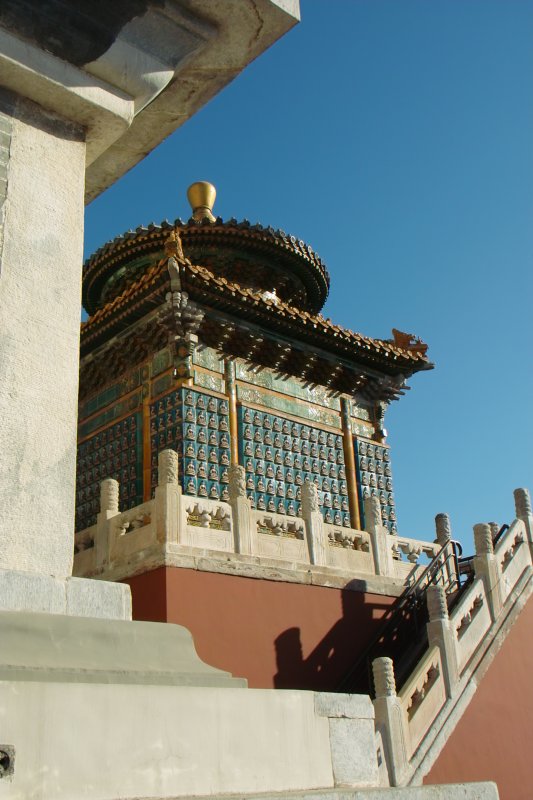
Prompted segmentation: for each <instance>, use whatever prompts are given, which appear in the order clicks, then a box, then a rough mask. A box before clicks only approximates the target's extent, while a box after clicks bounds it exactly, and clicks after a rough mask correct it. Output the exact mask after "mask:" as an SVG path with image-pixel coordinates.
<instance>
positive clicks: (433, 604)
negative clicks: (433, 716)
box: [426, 585, 459, 697]
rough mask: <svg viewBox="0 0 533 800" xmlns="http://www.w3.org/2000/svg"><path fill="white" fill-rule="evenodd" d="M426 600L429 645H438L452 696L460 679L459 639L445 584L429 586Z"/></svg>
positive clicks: (445, 681) (447, 687)
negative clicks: (450, 614) (452, 622)
mask: <svg viewBox="0 0 533 800" xmlns="http://www.w3.org/2000/svg"><path fill="white" fill-rule="evenodd" d="M426 602H427V606H428V611H429V622H428V624H427V632H428V641H429V646H430V647H432V646H433V645H436V646H437V647H438V648H439V650H440V654H441V658H442V666H443V671H444V683H445V686H446V694H447V695H448V697H452V696H453V694H454V691H455V687H456V686H457V683H458V680H459V669H458V659H457V639H456V636H455V629H454V627H453V625H452V624H451V622H450V618H449V616H448V602H447V598H446V590H445V589H444V587H443V586H440V585H439V586H435V585H431V586H428V588H427V594H426Z"/></svg>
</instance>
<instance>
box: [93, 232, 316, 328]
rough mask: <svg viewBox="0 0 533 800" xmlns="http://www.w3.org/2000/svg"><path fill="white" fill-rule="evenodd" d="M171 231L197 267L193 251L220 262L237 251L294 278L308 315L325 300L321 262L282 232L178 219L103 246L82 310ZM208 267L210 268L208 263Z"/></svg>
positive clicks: (160, 244) (97, 254) (99, 298)
mask: <svg viewBox="0 0 533 800" xmlns="http://www.w3.org/2000/svg"><path fill="white" fill-rule="evenodd" d="M173 230H178V231H179V233H180V236H181V239H182V242H183V246H184V250H185V254H186V255H190V257H191V259H192V260H193V261H198V260H200V261H201V258H198V259H196V258H195V257H194V251H195V250H197V249H198V248H200V250H202V249H205V248H206V247H207V249H208V250H210V258H215V257H216V254H217V253H218V257H220V258H223V257H224V255H225V254H226V253H228V252H229V253H232V252H233V249H235V248H237V250H240V249H242V250H243V251H244V252H245V253H247V254H248V255H249V256H250V258H251V259H252V263H253V260H254V259H255V260H256V261H257V259H258V257H259V255H260V254H262V255H263V260H264V258H265V257H266V258H267V260H268V261H269V262H270V263H273V264H277V265H278V269H279V268H281V271H282V273H284V274H285V277H287V278H289V277H290V276H293V277H295V278H297V280H298V281H299V282H300V283H299V285H302V284H303V285H304V286H305V289H306V292H307V297H306V302H307V303H308V304H309V308H310V309H311V310H318V309H320V308H321V307H322V305H323V304H324V302H325V300H326V297H327V294H328V289H329V284H330V278H329V273H328V271H327V269H326V265H325V264H324V262H323V261H322V259H321V258H320V256H319V255H318V254H317V253H315V251H314V250H313V249H312V248H311V247H310V246H309V245H307V244H306V243H305V242H303V241H302V240H301V239H298V238H297V237H296V236H292V235H290V234H287V233H285V231H282V230H275V229H274V228H271V227H264V226H263V225H260V224H259V223H256V224H254V225H252V224H251V223H250V222H248V220H242V221H241V222H238V221H237V220H236V219H233V218H232V219H229V220H227V221H224V220H222V219H221V218H220V217H218V218H217V219H216V220H215V222H208V221H202V222H195V221H193V220H189V221H188V222H183V221H182V220H181V219H177V220H176V221H175V222H174V223H170V222H168V221H166V220H165V222H162V223H161V225H156V224H155V223H150V224H149V225H147V226H140V227H138V228H137V229H136V230H134V231H133V230H132V231H128V232H127V233H124V234H122V235H121V236H117V237H115V239H113V240H112V241H110V242H108V243H107V244H105V245H103V247H101V248H100V249H99V250H97V251H96V252H95V253H93V255H92V256H91V257H90V258H89V259H87V261H86V262H85V264H84V266H83V298H84V305H85V307H86V308H87V310H88V311H90V312H93V311H94V310H95V309H96V308H97V307H98V305H99V304H100V302H102V295H101V292H102V289H103V287H104V286H105V285H106V283H107V282H108V281H109V278H110V277H111V276H112V275H113V274H114V273H115V272H116V271H117V270H120V269H121V268H122V267H123V266H125V265H127V264H128V263H130V262H131V261H132V260H134V259H135V258H138V257H140V256H143V255H150V254H155V253H156V252H161V251H162V250H163V247H164V243H165V241H166V239H167V237H168V235H169V233H170V232H171V231H173ZM208 266H210V267H212V266H213V265H212V264H211V263H209V264H208ZM273 274H274V271H272V272H271V273H270V275H271V277H273ZM232 277H235V276H232ZM266 288H268V287H265V289H266ZM270 288H272V287H270ZM119 291H120V289H119Z"/></svg>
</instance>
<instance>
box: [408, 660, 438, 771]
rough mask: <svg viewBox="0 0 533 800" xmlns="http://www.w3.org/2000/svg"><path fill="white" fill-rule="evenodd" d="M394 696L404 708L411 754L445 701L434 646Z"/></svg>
mask: <svg viewBox="0 0 533 800" xmlns="http://www.w3.org/2000/svg"><path fill="white" fill-rule="evenodd" d="M398 697H399V699H400V701H401V704H402V708H403V712H404V721H405V729H406V732H407V746H408V752H409V757H411V756H412V754H413V753H414V752H415V750H416V749H417V747H418V745H419V744H420V742H421V741H422V739H423V738H424V736H425V735H426V733H427V731H428V730H429V728H430V726H431V724H432V722H433V720H434V719H435V717H436V716H437V714H438V713H439V711H440V710H441V708H442V707H443V705H444V703H445V702H446V687H445V684H444V679H443V668H442V660H441V654H440V650H439V648H438V647H432V648H431V649H430V650H428V651H427V653H426V654H425V656H424V657H423V658H422V660H421V661H420V662H419V664H418V666H417V668H416V670H415V671H414V672H413V674H412V676H411V678H410V679H409V680H408V682H407V683H406V684H405V686H404V687H403V689H402V691H401V692H399V694H398Z"/></svg>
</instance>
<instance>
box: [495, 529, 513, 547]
mask: <svg viewBox="0 0 533 800" xmlns="http://www.w3.org/2000/svg"><path fill="white" fill-rule="evenodd" d="M508 530H509V525H502V526H501V528H500V530H499V531H498V533H497V534H496V536H495V537H494V539H493V540H492V544H493V546H494V547H496V545H497V544H498V542H499V541H500V539H501V538H502V537H503V535H504V533H505V531H508Z"/></svg>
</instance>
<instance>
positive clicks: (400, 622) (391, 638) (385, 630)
mask: <svg viewBox="0 0 533 800" xmlns="http://www.w3.org/2000/svg"><path fill="white" fill-rule="evenodd" d="M460 553H462V548H461V545H460V544H459V542H455V541H454V540H452V539H450V540H449V541H447V542H446V543H445V544H444V545H443V546H442V547H441V549H440V550H439V552H438V553H437V554H436V555H435V556H434V558H433V559H432V560H431V562H430V563H429V564H428V566H427V567H426V569H425V570H424V571H423V572H422V573H421V575H419V576H418V578H417V580H416V581H415V583H414V584H412V585H411V586H407V588H406V589H405V591H404V592H403V593H402V594H401V595H400V597H399V598H398V600H397V601H396V603H394V605H393V606H391V609H390V613H389V614H387V615H386V617H387V618H386V619H385V620H384V622H383V624H382V625H381V627H380V630H379V631H378V633H377V635H376V636H375V637H374V638H373V639H372V640H371V642H370V643H369V644H368V645H367V647H366V648H365V650H364V652H363V653H362V654H361V655H360V656H359V658H358V659H357V660H356V662H355V664H354V665H353V667H352V668H351V669H350V671H349V672H348V673H347V675H345V677H344V678H343V680H342V681H341V683H340V684H339V686H338V689H337V690H338V691H340V692H343V691H344V692H353V691H366V692H368V689H369V688H370V689H371V688H372V661H373V660H374V658H377V657H378V656H380V655H381V656H383V655H392V654H393V651H394V650H395V649H396V648H398V646H399V643H400V642H401V640H402V626H403V627H404V628H405V629H408V630H407V632H408V635H409V647H408V648H407V649H406V650H404V652H403V653H402V654H401V656H400V659H399V661H398V662H397V663H396V664H395V668H396V669H395V671H396V680H397V686H398V688H399V687H400V686H401V684H402V682H403V680H404V678H406V677H407V675H408V674H409V672H410V666H411V663H412V662H413V661H415V662H416V660H417V656H418V655H419V654H420V652H422V651H423V649H425V646H426V644H427V641H426V622H427V621H428V615H427V607H426V602H425V597H426V591H427V588H428V586H430V585H432V584H440V585H443V586H444V588H445V590H446V593H447V594H451V593H452V592H455V591H456V590H457V589H459V588H460V573H459V554H460ZM450 561H451V562H452V565H451V568H449V569H447V568H446V567H447V565H448V563H449V562H450ZM404 633H405V631H404ZM408 651H409V652H408ZM402 656H403V658H402ZM363 683H366V689H365V687H364V686H363Z"/></svg>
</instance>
